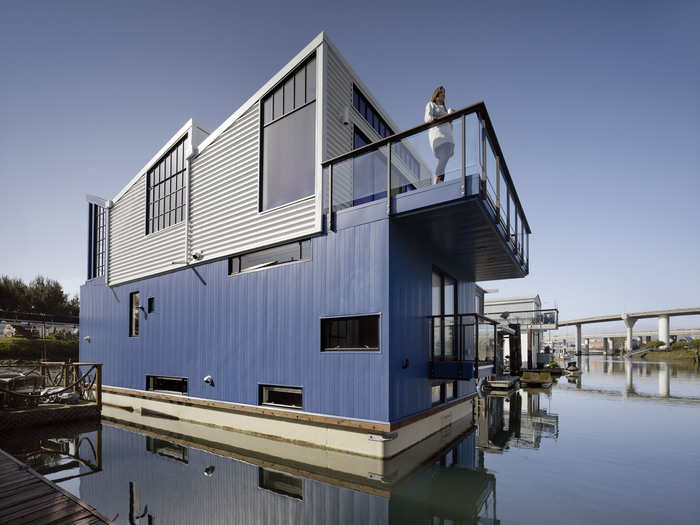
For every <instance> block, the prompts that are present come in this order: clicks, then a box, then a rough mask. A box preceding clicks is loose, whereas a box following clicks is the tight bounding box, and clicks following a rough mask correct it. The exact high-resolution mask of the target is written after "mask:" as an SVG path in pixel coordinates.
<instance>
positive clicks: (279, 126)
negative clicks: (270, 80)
mask: <svg viewBox="0 0 700 525" xmlns="http://www.w3.org/2000/svg"><path fill="white" fill-rule="evenodd" d="M261 107H262V118H261V125H262V137H261V141H260V142H261V144H262V152H261V157H262V167H261V192H260V209H261V210H268V209H270V208H274V207H276V206H280V205H282V204H285V203H287V202H292V201H295V200H298V199H301V198H303V197H307V196H310V195H313V193H314V182H315V173H316V169H315V168H316V163H315V158H316V58H315V56H313V57H311V58H310V59H309V60H307V61H306V63H304V64H303V65H301V66H300V67H299V68H297V70H296V71H294V72H292V73H290V74H289V75H288V76H287V78H285V79H284V80H283V81H282V82H280V83H279V84H278V85H277V87H276V88H275V89H274V90H273V91H272V92H271V93H269V94H268V95H267V96H266V97H265V98H264V99H263V100H262V105H261Z"/></svg>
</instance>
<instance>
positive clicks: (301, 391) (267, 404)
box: [258, 384, 304, 410]
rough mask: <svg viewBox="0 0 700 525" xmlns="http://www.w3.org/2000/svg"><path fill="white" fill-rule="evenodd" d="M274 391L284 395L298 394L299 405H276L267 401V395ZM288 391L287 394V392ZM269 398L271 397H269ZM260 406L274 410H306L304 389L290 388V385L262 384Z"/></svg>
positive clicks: (259, 391)
mask: <svg viewBox="0 0 700 525" xmlns="http://www.w3.org/2000/svg"><path fill="white" fill-rule="evenodd" d="M274 390H277V391H279V393H282V394H298V395H299V401H300V402H299V404H289V403H274V402H271V401H269V400H268V401H266V400H265V397H266V396H265V394H266V393H269V392H272V391H274ZM285 391H287V392H285ZM268 397H269V396H268ZM258 405H259V406H265V407H274V408H285V409H289V410H304V388H303V387H300V386H290V385H270V384H260V385H258Z"/></svg>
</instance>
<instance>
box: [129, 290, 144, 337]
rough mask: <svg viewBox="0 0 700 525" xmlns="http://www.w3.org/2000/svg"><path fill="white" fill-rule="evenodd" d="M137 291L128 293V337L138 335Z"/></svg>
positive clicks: (138, 304)
mask: <svg viewBox="0 0 700 525" xmlns="http://www.w3.org/2000/svg"><path fill="white" fill-rule="evenodd" d="M139 306H141V305H140V303H139V293H138V292H132V293H131V294H129V337H138V336H139Z"/></svg>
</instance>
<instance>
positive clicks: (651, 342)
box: [639, 340, 664, 348]
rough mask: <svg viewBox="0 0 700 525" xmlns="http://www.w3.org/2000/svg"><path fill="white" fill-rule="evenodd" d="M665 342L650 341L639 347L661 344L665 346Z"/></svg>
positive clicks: (655, 346)
mask: <svg viewBox="0 0 700 525" xmlns="http://www.w3.org/2000/svg"><path fill="white" fill-rule="evenodd" d="M663 345H664V342H663V341H656V340H655V341H649V342H648V343H646V344H644V345H642V346H640V347H639V348H659V347H660V346H663Z"/></svg>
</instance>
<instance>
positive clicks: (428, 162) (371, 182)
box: [322, 102, 531, 267]
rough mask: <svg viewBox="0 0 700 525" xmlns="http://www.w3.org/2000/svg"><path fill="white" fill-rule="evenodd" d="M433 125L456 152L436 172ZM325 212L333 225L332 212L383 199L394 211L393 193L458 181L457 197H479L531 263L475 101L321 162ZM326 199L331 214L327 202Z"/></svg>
mask: <svg viewBox="0 0 700 525" xmlns="http://www.w3.org/2000/svg"><path fill="white" fill-rule="evenodd" d="M433 128H441V129H442V131H450V132H451V133H452V135H453V138H454V154H453V155H452V156H451V157H450V159H449V160H448V161H447V164H446V166H445V167H444V170H442V169H440V172H439V173H438V172H437V171H436V170H438V169H439V168H438V166H437V164H438V160H437V158H436V157H435V155H434V154H433V152H432V151H431V147H430V136H429V135H430V132H431V129H433ZM322 166H323V173H324V176H323V179H324V213H326V219H327V221H328V229H329V230H332V229H333V219H334V215H335V213H336V212H338V211H340V210H343V209H346V208H351V207H353V206H358V205H360V204H364V203H366V202H369V201H375V200H380V199H385V198H386V196H387V188H389V190H390V191H389V196H390V197H391V198H388V199H386V212H387V215H393V214H395V213H396V212H395V210H394V209H393V206H394V204H393V201H395V197H396V196H397V195H400V194H403V193H409V192H412V191H416V190H421V189H423V188H428V187H431V186H433V187H437V186H439V185H440V182H439V181H438V180H437V178H438V177H437V176H438V175H440V176H442V177H443V179H444V182H450V181H452V182H455V181H461V197H462V198H468V197H474V196H478V197H480V198H481V199H482V200H483V201H484V202H485V204H486V205H487V208H488V210H489V213H490V215H491V218H492V221H493V223H494V224H495V226H496V227H497V229H498V230H499V232H500V234H501V236H502V237H503V238H504V239H505V240H506V242H507V243H509V245H510V246H511V248H512V250H513V252H514V254H515V255H516V256H517V257H518V258H519V261H520V263H521V264H523V265H524V266H525V267H529V255H530V254H529V235H530V233H531V230H530V226H529V224H528V221H527V218H526V217H525V213H524V211H523V208H522V205H521V203H520V199H519V198H518V194H517V192H516V190H515V186H514V184H513V180H512V179H511V176H510V172H509V170H508V166H507V164H506V161H505V158H504V156H503V152H502V150H501V147H500V145H499V143H498V139H497V138H496V133H495V131H494V128H493V124H492V123H491V119H490V118H489V115H488V112H487V111H486V106H485V105H484V103H483V102H479V103H477V104H474V105H472V106H469V107H466V108H463V109H460V110H458V111H455V112H453V113H450V114H448V115H445V116H444V117H442V118H440V119H437V120H434V121H433V122H429V123H425V124H421V125H419V126H416V127H413V128H411V129H408V130H406V131H403V132H401V133H397V134H395V135H391V136H389V137H386V138H383V139H381V140H378V141H376V142H373V143H371V144H368V145H366V146H362V147H361V148H357V149H355V150H353V151H350V152H348V153H345V154H343V155H339V156H337V157H335V158H332V159H329V160H327V161H325V162H323V163H322ZM329 203H330V213H327V212H328V204H329Z"/></svg>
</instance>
